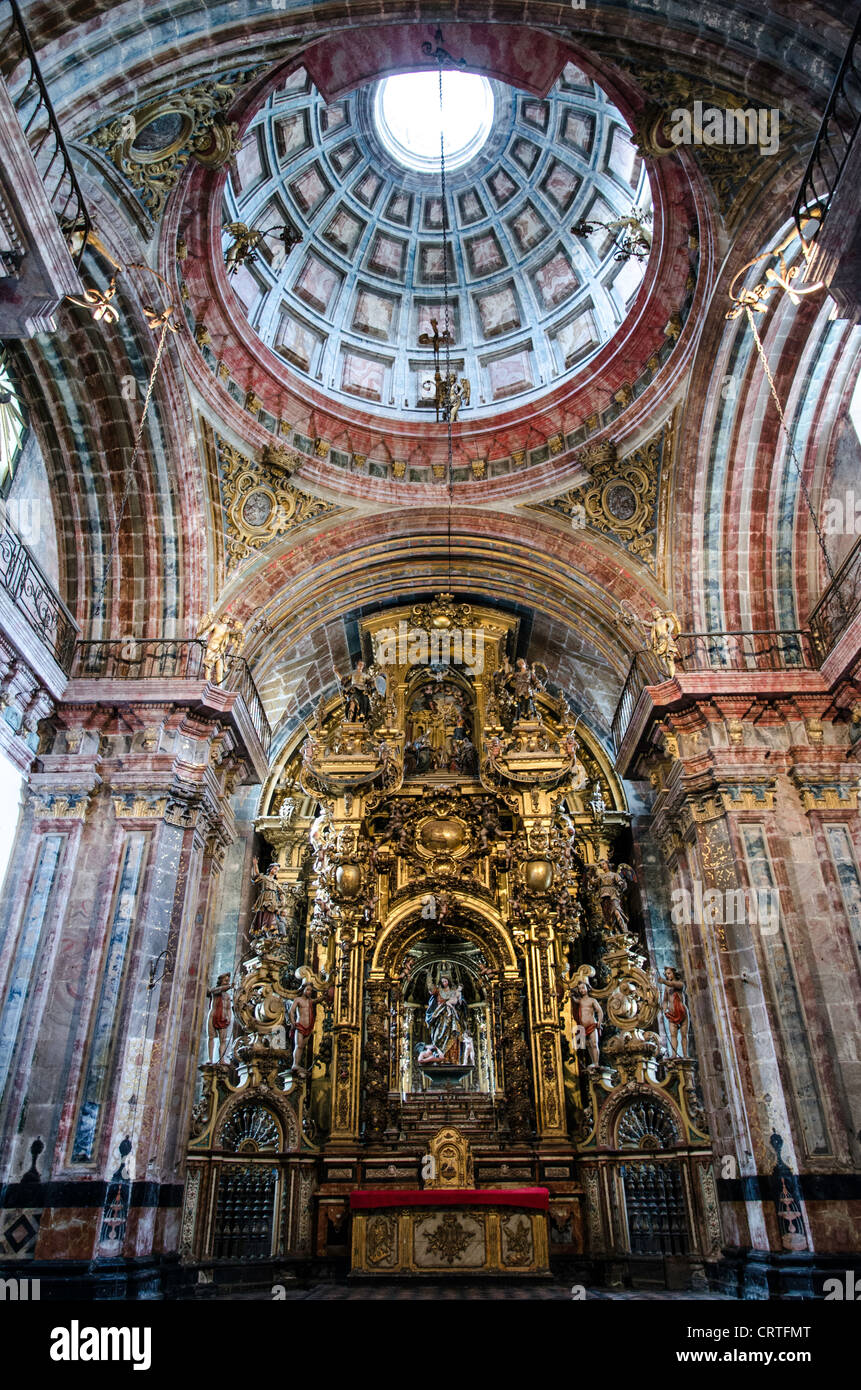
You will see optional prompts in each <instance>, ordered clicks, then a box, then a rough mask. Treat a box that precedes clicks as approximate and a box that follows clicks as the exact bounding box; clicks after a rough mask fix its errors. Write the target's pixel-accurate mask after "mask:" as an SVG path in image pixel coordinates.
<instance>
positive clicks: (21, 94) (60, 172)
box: [0, 0, 91, 270]
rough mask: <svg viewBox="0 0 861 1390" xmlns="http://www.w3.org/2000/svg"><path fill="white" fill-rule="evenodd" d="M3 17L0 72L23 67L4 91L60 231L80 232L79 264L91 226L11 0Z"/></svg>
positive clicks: (2, 6)
mask: <svg viewBox="0 0 861 1390" xmlns="http://www.w3.org/2000/svg"><path fill="white" fill-rule="evenodd" d="M7 8H8V12H7ZM3 19H8V21H9V22H8V25H7V26H6V27H5V28H4V29H3V31H2V33H0V55H2V58H0V61H2V69H3V72H4V73H11V72H17V68H18V66H19V64H20V63H23V64H24V69H25V80H24V82H23V84H22V85H20V86H19V85H18V83H17V82H16V84H15V89H14V91H10V93H9V96H10V98H11V100H12V104H13V106H14V107H15V110H16V112H17V115H18V120H19V122H20V125H21V129H22V130H23V132H24V135H25V136H26V138H27V143H28V145H29V146H30V153H31V154H32V156H33V159H34V161H35V164H36V168H37V169H38V170H39V173H40V175H41V178H42V183H43V186H44V189H45V194H46V196H47V199H48V202H49V203H50V205H51V208H52V209H53V212H54V215H55V216H56V218H57V221H58V222H59V224H60V230H61V231H62V233H63V235H64V236H68V234H69V233H70V232H71V231H72V229H73V228H74V229H75V230H76V231H78V232H79V233H80V236H79V237H78V238H77V239H76V244H77V242H79V243H80V249H79V250H78V251H77V252H76V253H75V254H74V255H73V257H72V259H73V260H74V262H75V268H76V269H78V270H79V269H80V264H81V258H82V257H83V254H84V249H85V247H86V240H87V232H89V230H90V226H91V223H90V217H89V214H88V212H87V207H86V203H85V202H84V195H83V193H82V192H81V186H80V184H79V183H78V180H77V177H76V175H75V170H74V166H73V164H72V159H71V156H70V154H69V151H68V149H67V148H66V142H65V140H64V139H63V135H62V132H61V130H60V123H59V121H58V120H57V116H56V113H55V111H54V108H53V106H52V105H51V98H50V96H49V95H48V88H47V87H46V85H45V81H44V78H43V77H42V73H41V71H40V69H39V61H38V59H37V57H36V53H35V50H34V48H33V45H32V44H31V42H30V36H29V34H28V33H27V26H26V24H25V23H24V17H23V15H22V14H21V11H20V9H19V8H18V3H17V0H0V22H2V20H3Z"/></svg>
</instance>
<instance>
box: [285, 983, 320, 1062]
mask: <svg viewBox="0 0 861 1390" xmlns="http://www.w3.org/2000/svg"><path fill="white" fill-rule="evenodd" d="M289 1021H290V1024H291V1026H292V1029H293V1066H292V1068H291V1070H292V1071H293V1072H295V1074H296V1075H297V1076H307V1075H308V1072H307V1069H306V1068H305V1067H303V1066H302V1054H303V1053H304V1051H305V1044H306V1043H307V1041H308V1039H309V1038H310V1036H311V1034H312V1033H313V1032H314V1024H315V1023H316V1021H317V1005H316V1004H315V1002H314V987H313V985H303V986H302V988H301V989H300V991H299V993H298V994H297V995H296V998H295V999H294V1000H293V1003H292V1004H291V1005H290V1018H289Z"/></svg>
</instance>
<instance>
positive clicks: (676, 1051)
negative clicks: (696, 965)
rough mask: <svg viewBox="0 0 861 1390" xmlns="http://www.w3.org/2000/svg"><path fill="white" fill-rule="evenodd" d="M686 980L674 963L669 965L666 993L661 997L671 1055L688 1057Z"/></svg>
mask: <svg viewBox="0 0 861 1390" xmlns="http://www.w3.org/2000/svg"><path fill="white" fill-rule="evenodd" d="M684 992H685V982H684V980H683V979H682V977H681V975H679V973H678V971H677V970H675V969H674V967H673V966H672V965H668V966H667V968H666V970H665V971H664V993H663V998H662V999H661V1010H662V1012H663V1015H664V1018H665V1019H666V1020H667V1031H668V1032H669V1035H670V1055H671V1056H673V1057H676V1056H678V1057H687V1055H688V1027H689V1020H688V1011H687V1009H686V1008H685V1005H684ZM679 1033H681V1046H679Z"/></svg>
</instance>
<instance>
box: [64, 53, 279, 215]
mask: <svg viewBox="0 0 861 1390" xmlns="http://www.w3.org/2000/svg"><path fill="white" fill-rule="evenodd" d="M260 71H262V69H261V68H260V67H253V68H239V69H234V70H233V71H231V72H228V73H225V74H224V75H223V76H222V77H220V78H218V79H217V80H216V81H214V82H203V83H200V84H198V85H197V86H194V87H187V88H186V89H185V90H183V91H180V92H175V93H173V94H172V95H170V96H165V97H160V98H159V99H158V100H156V101H152V102H148V103H147V104H146V105H144V106H140V107H138V108H137V109H136V110H134V111H129V112H126V114H125V115H123V116H119V117H117V118H116V119H114V120H112V121H108V122H107V123H106V124H105V125H102V126H99V128H98V129H97V130H95V131H93V132H92V134H90V135H88V136H87V137H86V139H85V143H86V144H88V145H91V146H92V148H93V149H96V150H100V151H102V152H103V153H104V154H106V155H107V157H108V159H109V160H110V161H111V163H112V164H113V165H114V166H115V167H116V168H117V169H118V170H119V172H120V173H121V174H122V175H123V176H124V177H125V178H126V179H127V180H128V182H129V183H130V184H131V186H132V188H133V189H134V190H135V193H136V194H137V196H138V198H139V199H140V201H141V202H142V203H143V205H144V207H145V208H146V210H147V212H148V213H149V214H150V216H151V217H152V219H153V220H154V221H156V220H158V218H159V217H160V216H161V214H162V212H163V210H164V205H165V203H166V202H167V199H168V196H169V194H170V193H171V190H172V189H173V188H174V187H175V185H176V184H177V183H178V181H179V178H180V175H181V174H182V171H183V169H184V168H185V166H186V165H187V164H188V161H189V159H195V160H196V161H197V163H198V164H201V165H203V167H204V168H207V169H220V168H222V166H223V165H225V164H227V163H228V162H229V161H230V160H231V159H232V158H233V157H234V156H235V155H236V153H237V152H238V150H239V138H238V127H237V126H236V124H235V123H233V122H230V121H228V120H227V112H228V110H229V109H230V106H231V105H232V103H233V99H234V97H235V95H236V92H237V90H238V89H239V88H240V87H242V86H244V85H245V84H246V83H248V82H250V81H251V79H252V78H253V77H255V76H256V75H257V73H259V72H260Z"/></svg>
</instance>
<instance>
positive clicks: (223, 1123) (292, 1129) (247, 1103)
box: [212, 1089, 300, 1153]
mask: <svg viewBox="0 0 861 1390" xmlns="http://www.w3.org/2000/svg"><path fill="white" fill-rule="evenodd" d="M252 1111H260V1112H264V1113H263V1114H262V1115H261V1116H260V1120H261V1123H262V1124H264V1125H265V1122H266V1117H267V1116H268V1117H269V1119H270V1120H271V1121H272V1122H273V1123H274V1125H275V1127H276V1128H277V1131H278V1143H277V1145H276V1146H275V1147H274V1148H273V1147H271V1146H270V1145H268V1144H267V1146H266V1147H265V1148H260V1149H258V1150H257V1152H260V1153H270V1152H271V1153H275V1152H281V1153H283V1152H286V1151H289V1150H291V1149H298V1148H299V1143H300V1136H299V1121H298V1119H297V1116H296V1112H295V1111H294V1110H293V1108H292V1106H291V1105H289V1104H288V1103H287V1101H286V1100H285V1099H284V1098H283V1097H282V1096H279V1095H277V1094H276V1093H275V1092H273V1091H267V1092H266V1094H265V1095H262V1094H260V1092H259V1091H258V1090H256V1089H255V1090H252V1091H249V1092H245V1091H240V1092H238V1093H237V1094H235V1095H233V1096H231V1097H230V1099H229V1100H227V1101H226V1102H225V1104H224V1105H223V1106H222V1107H221V1110H220V1111H219V1114H218V1117H217V1119H216V1122H215V1125H214V1127H213V1144H212V1147H213V1148H214V1149H220V1148H222V1147H224V1145H223V1144H222V1139H223V1137H224V1135H225V1130H226V1129H227V1130H228V1131H229V1129H230V1127H231V1126H233V1127H234V1128H235V1129H236V1131H237V1133H240V1134H241V1131H242V1129H243V1127H244V1121H243V1114H244V1112H252ZM250 1122H251V1117H250V1115H249V1123H250ZM249 1138H253V1135H251V1134H249ZM236 1152H237V1153H242V1152H254V1150H243V1149H241V1148H238V1149H237V1150H236Z"/></svg>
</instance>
